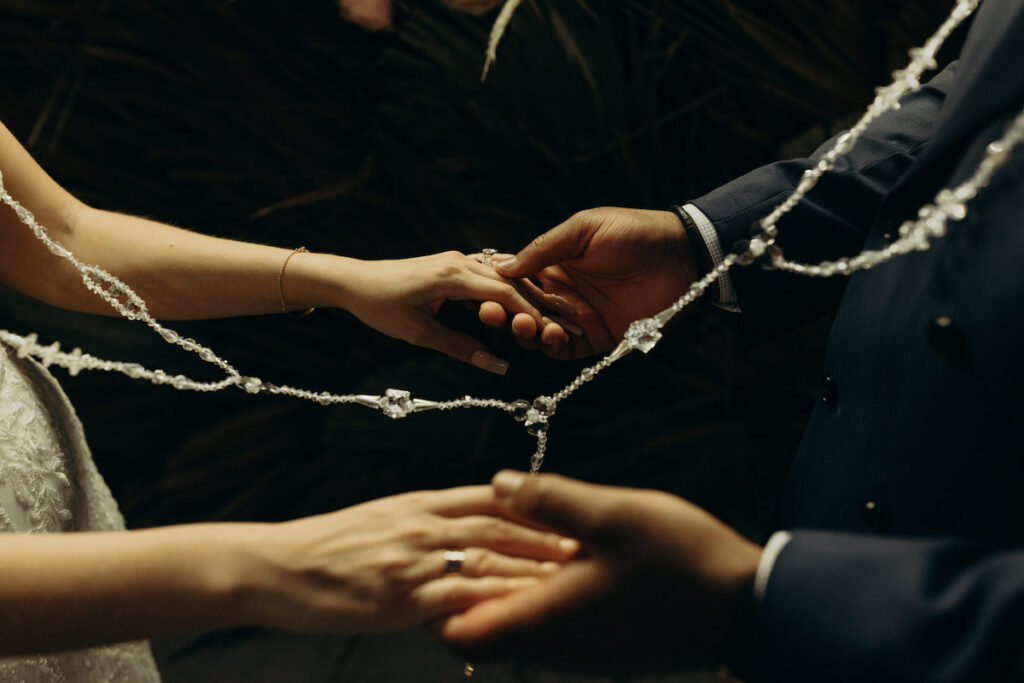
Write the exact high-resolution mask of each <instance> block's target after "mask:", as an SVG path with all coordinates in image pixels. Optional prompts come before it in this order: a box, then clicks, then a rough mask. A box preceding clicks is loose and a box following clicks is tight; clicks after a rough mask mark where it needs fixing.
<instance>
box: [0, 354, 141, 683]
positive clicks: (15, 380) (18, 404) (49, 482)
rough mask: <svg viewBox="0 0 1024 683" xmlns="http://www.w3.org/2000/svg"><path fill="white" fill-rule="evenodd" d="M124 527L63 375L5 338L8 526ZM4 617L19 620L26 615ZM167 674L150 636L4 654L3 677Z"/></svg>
mask: <svg viewBox="0 0 1024 683" xmlns="http://www.w3.org/2000/svg"><path fill="white" fill-rule="evenodd" d="M124 528H125V527H124V519H123V518H122V517H121V513H120V511H119V510H118V508H117V503H116V502H115V501H114V498H113V496H112V495H111V493H110V489H109V488H108V487H107V485H106V483H105V482H104V481H103V477H101V476H100V473H99V471H98V470H97V469H96V464H95V463H94V462H93V460H92V454H91V453H90V452H89V447H88V446H87V445H86V443H85V435H84V433H83V431H82V424H81V422H79V420H78V417H77V415H76V414H75V411H74V408H72V407H71V403H70V402H69V401H68V399H67V396H65V395H64V392H63V391H62V390H61V388H60V386H59V385H58V384H57V381H56V380H55V379H54V378H53V376H52V375H50V373H49V372H47V370H46V369H45V368H43V367H42V366H41V365H39V364H38V363H36V362H35V361H33V360H31V359H22V358H18V357H17V355H15V353H14V351H13V350H11V349H10V348H8V347H6V346H4V345H0V532H7V533H62V532H75V531H115V530H122V529H124ZM2 580H3V577H0V581H2ZM0 618H3V619H8V620H12V621H17V619H18V616H17V615H16V614H3V615H0ZM159 680H160V676H159V674H158V673H157V670H156V664H155V663H154V661H153V656H152V654H151V653H150V649H149V644H148V643H146V642H137V643H121V644H117V645H110V646H105V647H96V648H89V649H84V650H74V651H69V652H58V653H50V654H44V655H38V656H30V657H17V658H8V659H0V681H18V682H21V683H37V682H38V683H43V682H50V681H61V682H68V683H92V682H98V681H105V682H115V681H131V682H132V683H136V682H141V683H148V682H150V681H159Z"/></svg>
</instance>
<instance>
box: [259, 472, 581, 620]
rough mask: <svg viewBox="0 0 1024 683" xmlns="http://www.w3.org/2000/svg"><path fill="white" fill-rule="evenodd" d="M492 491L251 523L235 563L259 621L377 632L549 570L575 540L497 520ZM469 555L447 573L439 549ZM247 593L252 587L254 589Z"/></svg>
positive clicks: (426, 495) (418, 496) (461, 606)
mask: <svg viewBox="0 0 1024 683" xmlns="http://www.w3.org/2000/svg"><path fill="white" fill-rule="evenodd" d="M497 512H498V506H497V503H496V502H495V498H494V494H493V492H492V489H491V487H488V486H470V487H463V488H455V489H448V490H445V491H421V492H416V493H406V494H402V495H398V496H393V497H390V498H383V499H380V500H376V501H372V502H369V503H364V504H362V505H356V506H354V507H351V508H347V509H345V510H341V511H339V512H335V513H331V514H326V515H321V516H318V517H310V518H306V519H301V520H297V521H294V522H286V523H283V524H274V525H264V526H261V527H254V528H256V529H259V531H257V532H256V533H255V535H254V536H253V537H252V538H251V542H250V543H249V544H248V545H247V546H246V552H247V554H248V556H247V557H242V558H240V562H239V566H241V567H246V568H251V569H246V571H248V572H249V580H248V581H247V582H246V583H247V585H249V586H250V589H249V590H246V591H245V593H246V594H247V595H248V598H249V600H250V602H251V604H252V605H253V606H254V607H253V609H254V610H255V612H254V616H256V618H257V621H258V623H263V624H267V625H272V626H277V627H284V628H291V629H296V630H302V631H381V630H386V629H396V628H402V627H405V626H411V625H414V624H418V623H420V622H423V621H426V620H429V619H433V618H435V617H439V616H442V615H447V614H452V613H455V612H459V611H462V610H465V609H467V608H468V607H470V606H472V605H474V604H476V603H478V602H480V601H481V600H487V599H491V598H495V597H497V596H500V595H504V594H507V593H508V592H510V591H513V590H516V589H517V588H521V587H523V586H525V585H529V584H532V583H533V582H534V581H536V579H537V577H541V576H546V575H549V574H551V573H553V572H554V571H555V570H557V568H558V566H559V565H558V564H557V563H558V562H561V561H564V560H566V559H568V558H569V557H570V556H571V555H572V554H573V553H574V552H575V550H576V549H577V548H578V544H577V543H576V542H575V541H572V540H570V539H566V538H564V537H562V536H560V535H557V534H553V533H547V532H541V531H537V530H535V529H531V528H529V527H526V526H521V525H519V524H515V523H513V522H509V521H506V520H503V519H499V518H497V517H494V516H493V515H495V514H497ZM448 550H461V551H464V552H465V554H466V558H465V561H464V562H463V563H462V566H461V571H460V572H459V573H446V568H447V561H446V559H445V551H448ZM252 587H254V588H255V590H252V589H251V588H252Z"/></svg>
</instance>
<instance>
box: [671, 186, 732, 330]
mask: <svg viewBox="0 0 1024 683" xmlns="http://www.w3.org/2000/svg"><path fill="white" fill-rule="evenodd" d="M683 211H685V212H686V213H687V214H688V215H689V216H690V218H691V219H693V224H694V225H696V226H697V230H698V231H699V232H700V236H701V237H702V238H703V239H704V245H705V246H706V247H707V248H708V254H710V255H711V267H712V268H717V267H718V266H719V265H720V264H721V263H722V261H723V260H725V255H724V254H723V253H722V243H721V242H720V241H719V239H718V232H716V231H715V226H714V225H713V224H712V223H711V221H710V220H709V219H708V217H707V216H705V215H704V213H703V212H702V211H701V210H700V209H698V208H697V207H696V206H694V205H693V204H687V205H685V206H684V207H683ZM718 305H719V306H720V307H722V308H724V309H726V310H730V311H731V310H736V311H738V310H739V307H738V306H737V305H736V290H735V289H733V287H732V278H731V277H729V273H728V272H726V273H722V276H721V277H719V278H718Z"/></svg>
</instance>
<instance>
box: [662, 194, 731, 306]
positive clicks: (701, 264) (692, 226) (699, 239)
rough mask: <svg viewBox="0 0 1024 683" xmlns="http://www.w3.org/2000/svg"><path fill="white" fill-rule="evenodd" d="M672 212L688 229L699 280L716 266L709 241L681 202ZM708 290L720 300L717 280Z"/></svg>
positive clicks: (712, 296) (713, 296) (716, 299)
mask: <svg viewBox="0 0 1024 683" xmlns="http://www.w3.org/2000/svg"><path fill="white" fill-rule="evenodd" d="M672 212H673V213H675V215H676V216H677V217H678V218H679V220H680V222H682V224H683V230H685V231H686V241H687V242H689V244H690V253H691V254H692V255H693V259H694V263H695V265H696V268H697V270H696V277H695V278H694V279H695V280H699V279H700V278H702V277H704V276H705V275H707V274H708V273H710V272H711V270H712V269H714V267H715V263H714V261H713V259H712V256H711V252H710V251H709V250H708V245H707V242H705V240H704V237H703V236H702V235H701V232H700V229H699V228H698V227H697V224H696V223H695V222H694V220H693V217H692V216H691V215H690V214H689V212H688V211H687V210H686V209H685V208H683V206H682V205H680V204H676V205H674V206H673V207H672ZM708 292H709V294H710V296H711V298H712V299H713V300H715V301H718V300H719V297H720V291H719V286H718V282H717V281H715V282H713V283H712V284H711V287H709V288H708Z"/></svg>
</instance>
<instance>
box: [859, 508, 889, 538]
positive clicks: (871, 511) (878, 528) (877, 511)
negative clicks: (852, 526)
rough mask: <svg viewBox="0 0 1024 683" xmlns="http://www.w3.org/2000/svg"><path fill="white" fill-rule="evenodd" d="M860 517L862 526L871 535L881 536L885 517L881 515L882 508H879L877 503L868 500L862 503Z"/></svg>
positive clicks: (884, 526) (884, 525)
mask: <svg viewBox="0 0 1024 683" xmlns="http://www.w3.org/2000/svg"><path fill="white" fill-rule="evenodd" d="M861 517H863V519H864V526H866V527H867V528H868V531H870V532H871V533H873V534H881V533H884V532H885V529H886V523H885V516H884V515H883V514H882V508H881V507H879V505H878V503H877V502H875V501H873V500H869V501H867V502H866V503H864V506H863V507H862V508H861Z"/></svg>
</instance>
